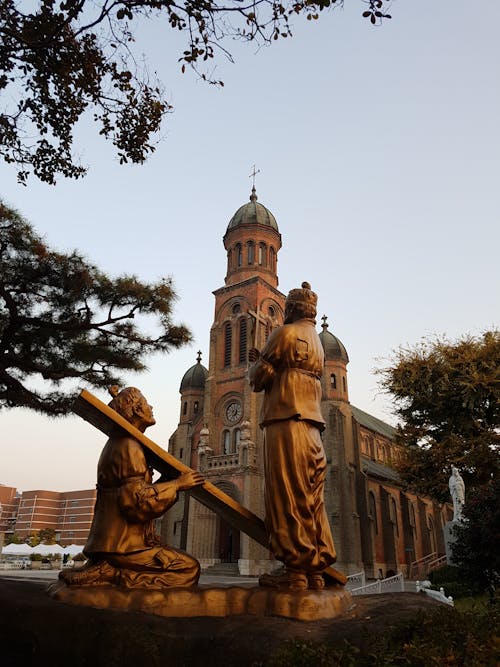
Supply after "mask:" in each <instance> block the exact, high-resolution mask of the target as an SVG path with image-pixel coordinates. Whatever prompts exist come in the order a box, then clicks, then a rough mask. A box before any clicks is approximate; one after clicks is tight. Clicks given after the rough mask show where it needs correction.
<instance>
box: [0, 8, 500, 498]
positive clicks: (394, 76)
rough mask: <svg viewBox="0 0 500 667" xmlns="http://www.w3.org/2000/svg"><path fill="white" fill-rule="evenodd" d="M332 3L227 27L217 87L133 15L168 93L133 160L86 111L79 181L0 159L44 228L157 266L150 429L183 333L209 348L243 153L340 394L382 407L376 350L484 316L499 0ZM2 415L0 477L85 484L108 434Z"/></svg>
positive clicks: (241, 182) (470, 328)
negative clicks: (324, 319) (316, 320)
mask: <svg viewBox="0 0 500 667" xmlns="http://www.w3.org/2000/svg"><path fill="white" fill-rule="evenodd" d="M345 5H346V6H345V9H344V10H335V11H333V12H329V13H325V14H324V15H323V16H321V18H320V20H319V21H317V22H314V21H312V22H309V21H306V20H305V19H296V20H295V26H294V37H293V39H286V40H283V41H280V42H277V43H274V44H273V45H272V47H270V48H262V49H260V50H257V49H256V48H255V47H253V46H252V45H239V44H237V43H234V44H233V43H230V44H228V46H229V47H230V49H231V50H232V51H233V54H234V56H235V58H236V64H234V65H232V64H230V63H228V62H226V61H224V60H219V61H218V65H217V70H216V75H217V78H222V79H223V80H224V82H225V87H224V88H222V89H216V88H215V87H213V86H209V85H207V84H204V83H203V82H202V81H200V80H197V79H196V77H195V76H194V75H193V74H191V73H186V74H185V75H181V74H180V71H179V65H178V63H177V58H178V53H179V52H180V51H181V50H182V46H183V45H182V42H181V40H180V38H179V36H177V35H174V34H172V33H171V31H169V30H168V29H167V28H165V29H163V28H162V26H160V25H159V24H158V23H155V24H152V25H149V26H141V28H140V32H139V34H138V43H139V46H140V48H143V50H144V52H145V54H146V55H147V57H148V59H149V62H150V68H151V69H156V70H157V71H158V73H159V75H160V76H161V78H162V79H163V82H164V84H165V87H166V90H167V93H168V96H169V100H170V102H171V103H172V104H173V105H174V108H175V110H174V113H173V114H171V115H170V116H168V117H167V119H166V122H165V124H164V129H163V140H162V141H161V143H160V145H159V146H158V149H157V152H156V153H155V154H154V155H153V157H152V158H151V159H150V160H149V161H148V163H147V164H146V165H144V166H140V167H139V166H128V165H126V166H120V165H119V164H118V162H117V160H116V158H115V157H114V155H113V151H112V147H111V146H110V145H107V144H106V143H105V142H104V140H102V139H100V138H99V137H98V136H97V133H96V132H94V131H93V130H92V127H91V120H86V121H84V122H82V123H81V125H80V127H79V129H78V132H77V150H78V153H79V154H80V155H81V157H82V160H83V162H84V163H85V164H88V166H89V173H88V175H87V176H86V178H84V179H82V180H80V181H76V182H73V181H64V180H61V181H60V182H59V183H58V184H57V186H56V187H51V186H48V185H44V184H41V183H39V182H37V181H36V180H35V179H34V178H31V179H30V181H29V184H28V187H26V188H24V187H22V186H19V185H17V183H16V177H15V170H14V169H13V168H10V167H7V166H5V165H3V164H1V165H0V197H2V198H3V199H4V201H5V202H6V203H8V204H10V205H12V206H14V207H15V208H17V209H18V210H19V211H20V212H21V213H22V214H23V215H24V216H25V217H26V218H27V219H28V220H29V221H30V222H31V223H32V224H33V225H34V226H35V228H36V229H37V230H38V231H39V232H40V233H42V234H44V235H45V237H46V239H47V241H48V243H49V244H50V245H51V246H54V247H56V248H58V249H60V250H71V249H73V248H78V249H79V250H80V251H81V252H83V253H84V254H85V255H86V256H87V257H88V258H89V259H90V260H91V261H92V262H94V263H96V264H97V265H99V266H100V267H101V268H102V269H104V270H105V271H107V272H108V273H111V274H113V275H118V274H122V273H134V274H136V275H137V276H139V277H140V278H141V279H143V280H156V279H157V278H158V277H160V276H162V275H172V276H173V277H174V280H175V285H176V288H177V292H178V294H179V301H178V303H177V306H176V310H175V319H176V320H177V321H183V322H185V323H186V324H188V325H189V327H190V328H191V330H192V332H193V335H194V339H195V340H194V343H193V345H192V346H190V347H186V348H184V349H182V350H179V351H173V352H172V353H171V354H170V355H168V356H166V357H152V358H151V359H150V360H149V371H148V372H146V373H144V374H142V375H138V376H134V377H131V378H129V381H130V383H131V384H134V385H136V386H139V387H140V388H142V389H143V391H144V393H145V394H146V396H147V398H148V400H149V401H150V403H152V405H153V406H154V408H155V414H156V418H157V425H156V426H155V427H153V428H152V429H150V430H149V431H148V435H150V437H152V438H153V439H154V440H156V441H157V442H158V443H159V444H161V445H163V446H165V447H166V445H167V442H168V438H169V436H170V434H171V433H172V432H173V431H174V430H175V428H176V425H177V421H178V417H179V408H180V402H179V401H180V397H179V393H178V390H179V384H180V381H181V378H182V375H183V374H184V372H185V371H186V370H187V369H188V368H189V367H190V366H191V365H192V364H194V363H195V360H196V351H197V350H198V349H201V351H202V352H203V355H204V356H203V362H204V363H205V365H208V344H209V329H210V326H211V323H212V320H213V310H214V297H213V295H212V291H213V290H215V289H217V288H219V287H221V286H222V285H223V284H224V276H225V269H226V257H225V251H224V248H223V245H222V236H223V235H224V232H225V229H226V227H227V224H228V222H229V220H230V218H231V216H232V215H233V213H234V212H235V211H236V209H237V208H238V207H239V206H241V205H242V204H244V203H245V202H246V201H248V196H249V194H250V188H251V179H250V178H249V174H250V172H251V170H252V166H253V165H254V164H255V165H256V168H257V169H260V173H259V174H258V176H257V178H256V187H257V194H258V196H259V201H260V202H261V203H263V204H264V205H265V206H267V207H268V208H269V209H270V210H271V211H272V212H273V213H274V215H275V216H276V219H277V221H278V225H279V228H280V231H281V234H282V237H283V248H282V250H281V251H280V254H279V263H278V273H279V279H280V285H279V287H280V289H281V290H282V291H283V292H285V293H286V292H288V290H289V289H291V288H293V287H297V286H299V284H300V282H302V281H303V280H308V281H309V282H310V283H311V285H312V287H313V289H314V290H315V291H316V292H317V293H318V295H319V306H318V308H319V311H320V312H319V313H318V314H319V315H322V314H323V313H325V314H327V315H328V318H329V323H330V331H332V332H333V333H335V334H336V335H337V336H338V337H339V338H340V339H341V340H342V342H343V343H344V345H345V346H346V348H347V350H348V353H349V356H350V360H351V361H350V364H349V367H348V370H349V375H348V381H349V390H350V398H351V402H352V403H353V404H355V405H356V406H358V407H360V408H362V409H364V410H366V411H368V412H370V413H372V414H374V415H376V416H378V417H379V418H382V419H385V420H387V421H390V422H394V419H393V417H392V416H391V404H390V402H389V401H388V400H387V399H386V398H384V397H383V396H380V394H379V393H378V390H377V379H376V377H375V376H374V375H373V369H374V368H375V367H376V366H377V365H380V364H381V363H383V359H386V358H387V357H388V356H389V355H390V353H391V351H392V350H394V349H395V348H397V347H399V346H400V345H406V344H410V345H411V344H414V343H416V342H418V341H419V340H421V339H422V338H423V337H426V336H431V335H434V334H438V335H441V334H445V335H447V336H449V337H450V338H456V337H458V336H461V335H462V334H465V333H472V334H479V333H481V332H482V331H484V330H486V329H489V328H491V327H494V326H497V327H498V325H499V319H500V318H499V305H500V297H499V294H500V289H499V288H500V270H499V260H498V255H499V247H500V231H499V230H500V225H499V192H500V188H499V176H500V122H499V119H500V82H499V70H500V40H499V39H498V26H499V24H500V4H499V3H498V0H478V1H477V2H476V3H474V5H473V6H472V5H471V4H470V3H468V2H465V1H464V0H458V1H457V0H441V1H440V2H439V3H436V2H433V1H431V0H419V1H418V2H394V3H393V5H392V8H391V12H390V13H391V14H392V16H393V19H392V20H391V21H388V22H386V23H385V24H384V25H383V26H382V27H377V28H373V27H371V25H370V24H369V22H368V21H366V20H365V19H362V17H361V12H362V11H363V9H364V7H363V5H362V3H361V2H359V1H358V0H345ZM380 360H382V361H380ZM97 395H98V396H99V397H100V398H101V399H103V400H107V397H106V396H105V395H104V393H102V392H101V393H98V394H97ZM0 425H1V436H0V438H1V445H0V446H1V450H0V482H1V483H3V484H7V485H9V486H15V487H17V488H18V489H20V490H23V491H26V490H28V489H37V488H38V489H53V490H71V489H84V488H91V487H92V486H93V485H94V484H95V469H96V464H97V459H98V456H99V452H100V450H101V448H102V446H103V444H104V441H105V437H104V436H103V435H102V434H101V433H99V432H98V431H96V430H95V429H94V428H93V427H92V426H90V425H88V424H87V423H85V422H83V421H82V420H81V419H80V418H78V417H76V416H70V417H68V418H66V419H58V420H49V419H48V418H45V417H41V416H38V415H35V414H31V413H29V412H27V411H21V410H11V411H7V410H3V411H2V412H0Z"/></svg>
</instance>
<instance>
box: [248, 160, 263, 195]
mask: <svg viewBox="0 0 500 667" xmlns="http://www.w3.org/2000/svg"><path fill="white" fill-rule="evenodd" d="M257 174H260V169H257V171H255V165H254V166H253V171H252V173H251V174H250V176H249V177H248V178H251V179H253V180H252V187H253V189H254V190H255V177H256V176H257Z"/></svg>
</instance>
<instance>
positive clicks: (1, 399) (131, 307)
mask: <svg viewBox="0 0 500 667" xmlns="http://www.w3.org/2000/svg"><path fill="white" fill-rule="evenodd" d="M175 299H176V295H175V292H174V289H173V285H172V281H171V280H170V279H162V280H160V281H159V282H158V283H156V284H146V283H142V282H140V281H139V280H138V279H137V278H136V277H135V276H121V277H119V278H114V279H113V278H110V277H109V276H107V275H106V274H105V273H103V272H102V271H99V269H97V268H96V267H95V266H93V265H91V264H89V263H88V262H87V261H86V260H85V259H84V258H83V257H82V256H81V255H79V254H78V253H77V252H72V253H71V254H63V253H59V252H55V251H53V250H50V249H49V248H48V247H47V246H46V245H45V243H44V242H43V240H42V239H41V238H40V237H39V236H38V235H37V234H36V233H35V232H34V230H33V229H32V227H31V226H30V225H29V224H28V223H26V222H25V221H24V220H23V219H22V218H21V217H20V216H19V215H18V214H17V213H15V212H14V211H12V210H11V209H9V208H7V207H6V206H5V205H3V204H2V203H1V202H0V408H1V407H27V408H31V409H34V410H37V411H39V412H42V413H46V414H52V415H57V414H64V413H65V412H67V411H68V410H69V408H70V405H71V402H72V400H73V398H74V397H73V396H72V395H71V393H68V392H67V391H65V390H64V388H63V387H62V385H63V383H64V380H66V379H73V380H76V381H78V382H81V383H86V384H88V385H91V386H92V387H108V386H109V385H110V384H115V383H117V384H119V383H120V377H119V372H120V371H142V370H144V369H145V364H144V358H145V357H146V356H147V355H148V354H151V353H153V352H168V351H169V350H170V349H171V348H172V347H179V346H181V345H183V344H184V343H186V342H188V341H189V340H190V338H191V336H190V333H189V331H188V329H187V328H186V327H185V326H184V325H175V324H173V323H172V319H171V314H172V306H173V302H174V301H175ZM139 315H144V316H150V317H151V316H152V318H153V320H154V323H155V324H154V326H153V327H152V328H153V329H154V330H155V332H156V333H155V334H154V335H152V334H148V333H146V332H145V331H143V330H141V328H140V326H139V323H138V322H137V316H139ZM139 319H140V318H139ZM40 379H42V380H43V381H45V382H43V385H44V390H43V391H42V390H39V389H35V388H34V384H33V380H40Z"/></svg>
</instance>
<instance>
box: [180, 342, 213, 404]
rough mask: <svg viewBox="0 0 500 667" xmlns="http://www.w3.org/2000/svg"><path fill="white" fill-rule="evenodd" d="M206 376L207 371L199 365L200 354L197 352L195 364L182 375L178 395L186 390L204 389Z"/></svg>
mask: <svg viewBox="0 0 500 667" xmlns="http://www.w3.org/2000/svg"><path fill="white" fill-rule="evenodd" d="M207 375H208V369H207V368H205V366H203V364H202V363H201V352H198V361H197V363H196V364H195V365H194V366H191V368H189V369H188V370H187V371H186V372H185V373H184V377H183V378H182V380H181V387H180V389H179V391H180V393H181V394H182V392H183V391H187V390H188V389H204V388H205V380H206V379H207Z"/></svg>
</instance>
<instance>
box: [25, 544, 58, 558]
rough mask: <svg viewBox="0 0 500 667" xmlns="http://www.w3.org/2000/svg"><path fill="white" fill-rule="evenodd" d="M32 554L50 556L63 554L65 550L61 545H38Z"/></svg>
mask: <svg viewBox="0 0 500 667" xmlns="http://www.w3.org/2000/svg"><path fill="white" fill-rule="evenodd" d="M31 553H34V554H40V555H41V556H48V555H49V554H61V555H62V554H63V553H64V549H63V548H62V546H61V545H60V544H37V546H36V547H33V551H32V552H31Z"/></svg>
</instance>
